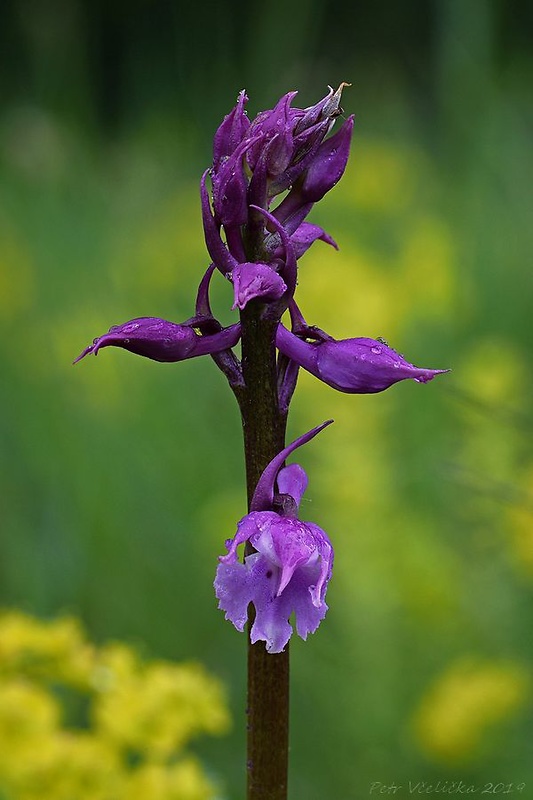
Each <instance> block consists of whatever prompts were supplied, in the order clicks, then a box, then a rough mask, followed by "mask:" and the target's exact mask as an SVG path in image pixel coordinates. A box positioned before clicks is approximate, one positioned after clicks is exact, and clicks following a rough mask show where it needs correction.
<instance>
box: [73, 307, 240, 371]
mask: <svg viewBox="0 0 533 800" xmlns="http://www.w3.org/2000/svg"><path fill="white" fill-rule="evenodd" d="M240 335H241V332H240V324H237V325H231V326H230V327H229V328H223V329H222V330H221V331H219V332H218V333H214V334H212V335H209V336H199V335H198V334H197V333H195V332H194V330H193V329H192V327H190V326H189V325H178V324H177V323H175V322H168V321H167V320H165V319H159V318H158V317H139V318H138V319H132V320H130V321H129V322H125V323H124V324H123V325H114V326H113V327H112V328H110V329H109V331H108V332H107V333H105V334H104V335H103V336H99V337H98V338H97V339H95V340H94V341H93V343H92V344H91V345H89V347H86V348H85V350H84V351H83V352H82V353H81V354H80V355H79V356H78V357H77V358H76V359H75V361H74V364H76V363H77V362H78V361H81V359H82V358H85V356H87V355H89V354H91V353H92V354H94V355H96V354H97V353H98V351H99V350H101V349H102V347H122V348H123V349H124V350H129V351H130V353H135V354H136V355H139V356H144V357H145V358H151V359H152V360H153V361H162V362H166V363H170V362H175V361H184V360H185V359H187V358H193V357H195V356H203V355H207V354H213V353H220V352H222V351H224V350H228V349H229V348H231V347H233V346H234V345H236V344H237V342H238V341H239V339H240Z"/></svg>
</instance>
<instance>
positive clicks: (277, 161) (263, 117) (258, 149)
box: [247, 92, 297, 175]
mask: <svg viewBox="0 0 533 800" xmlns="http://www.w3.org/2000/svg"><path fill="white" fill-rule="evenodd" d="M296 95H297V92H287V94H285V95H283V97H281V98H280V100H278V102H277V103H276V105H275V106H274V108H273V109H271V110H269V111H263V112H262V113H260V114H258V115H257V117H256V118H255V120H254V121H253V122H252V125H251V129H250V134H253V135H254V136H255V135H257V134H259V137H260V140H259V142H258V143H257V144H254V145H253V146H252V147H251V148H250V150H249V151H248V153H247V160H248V164H249V165H250V168H251V169H252V170H254V169H255V166H256V164H257V161H258V159H259V157H260V156H261V153H262V152H263V151H264V150H265V149H268V158H267V168H268V172H269V174H270V175H278V174H279V173H281V172H283V171H284V170H285V169H286V168H287V167H288V165H289V163H290V161H291V156H292V153H293V135H292V132H293V128H294V125H295V122H296V120H295V114H294V111H293V110H292V109H291V108H290V105H291V102H292V100H293V99H294V97H296Z"/></svg>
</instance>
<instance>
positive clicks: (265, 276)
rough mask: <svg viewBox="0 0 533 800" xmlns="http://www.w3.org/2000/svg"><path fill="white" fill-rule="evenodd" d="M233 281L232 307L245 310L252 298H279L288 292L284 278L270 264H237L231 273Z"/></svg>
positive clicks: (269, 299) (266, 299)
mask: <svg viewBox="0 0 533 800" xmlns="http://www.w3.org/2000/svg"><path fill="white" fill-rule="evenodd" d="M229 277H230V280H231V282H232V283H233V292H234V303H233V306H232V309H235V308H238V309H239V310H241V311H242V310H243V308H245V306H246V305H247V303H249V302H250V300H255V299H261V300H264V301H272V300H279V298H280V297H281V296H282V295H283V294H284V293H285V292H286V290H287V286H286V284H285V282H284V280H283V279H282V278H281V277H280V275H278V273H277V272H275V271H274V270H273V269H272V267H269V266H268V264H254V263H251V264H237V266H236V267H235V268H234V269H233V270H232V271H231V273H230V274H229Z"/></svg>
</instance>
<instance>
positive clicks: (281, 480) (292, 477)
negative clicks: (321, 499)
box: [276, 464, 309, 508]
mask: <svg viewBox="0 0 533 800" xmlns="http://www.w3.org/2000/svg"><path fill="white" fill-rule="evenodd" d="M276 482H277V484H278V490H279V492H280V494H288V495H290V496H291V497H292V498H293V500H294V502H295V503H296V507H297V508H298V506H299V505H300V502H301V499H302V497H303V494H304V492H305V490H306V489H307V484H308V483H309V481H308V479H307V475H306V472H305V470H304V468H303V467H301V466H300V465H299V464H289V466H288V467H283V468H282V469H280V471H279V472H278V477H277V481H276Z"/></svg>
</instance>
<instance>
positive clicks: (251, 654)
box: [238, 301, 289, 800]
mask: <svg viewBox="0 0 533 800" xmlns="http://www.w3.org/2000/svg"><path fill="white" fill-rule="evenodd" d="M262 308H263V306H262V304H261V303H260V302H258V301H252V302H250V303H249V304H248V305H247V306H246V308H245V309H244V310H243V311H242V312H241V324H242V339H241V343H242V370H243V377H244V384H245V387H244V389H242V390H241V391H240V392H239V395H238V397H239V403H240V409H241V416H242V424H243V434H244V453H245V461H246V483H247V491H248V507H250V504H251V501H252V497H253V494H254V491H255V487H256V486H257V482H258V480H259V478H260V476H261V474H262V472H263V470H264V469H265V467H266V466H267V465H268V463H269V462H270V461H271V460H272V459H273V458H274V457H275V456H276V455H277V454H278V453H279V452H280V451H281V450H283V448H284V446H285V428H286V414H283V413H282V412H281V411H280V409H279V406H278V395H277V385H276V384H277V380H276V347H275V334H276V328H277V322H275V321H272V320H268V319H264V318H262V317H261V310H262ZM247 547H248V549H247V551H246V553H245V555H249V554H250V553H251V552H253V548H251V547H250V546H249V545H247ZM253 615H254V610H253V606H250V608H249V615H248V698H247V731H248V736H247V739H248V752H247V795H246V797H247V800H286V798H287V771H288V745H289V645H288V644H287V646H286V648H285V651H284V652H283V653H267V651H266V648H265V644H264V642H262V641H260V642H257V643H256V644H250V641H249V632H250V628H251V626H252V624H253Z"/></svg>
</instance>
